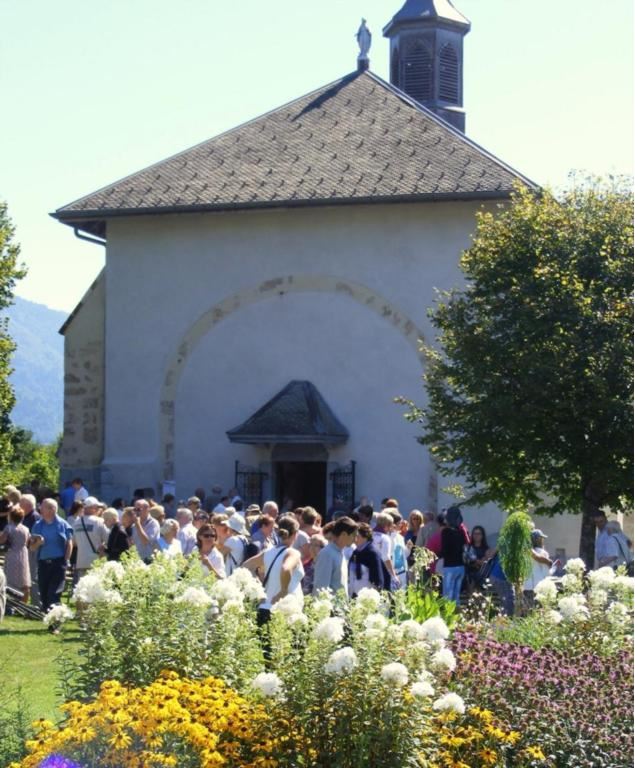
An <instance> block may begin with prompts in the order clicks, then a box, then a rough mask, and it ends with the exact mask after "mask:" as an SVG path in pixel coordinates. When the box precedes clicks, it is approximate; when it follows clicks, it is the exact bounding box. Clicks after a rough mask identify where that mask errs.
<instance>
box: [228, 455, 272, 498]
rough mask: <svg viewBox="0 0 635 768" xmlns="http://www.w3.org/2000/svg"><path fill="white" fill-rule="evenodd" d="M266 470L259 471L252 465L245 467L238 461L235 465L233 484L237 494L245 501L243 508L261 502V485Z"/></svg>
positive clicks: (262, 484) (265, 475)
mask: <svg viewBox="0 0 635 768" xmlns="http://www.w3.org/2000/svg"><path fill="white" fill-rule="evenodd" d="M266 477H267V474H266V472H260V471H259V470H257V469H254V468H253V467H246V466H245V465H244V464H241V463H240V462H239V461H237V462H236V465H235V474H234V485H235V486H236V488H237V489H238V495H239V496H240V498H241V499H242V500H243V502H244V503H245V509H247V507H248V506H249V505H250V504H258V505H259V506H260V507H262V504H263V486H264V482H265V478H266Z"/></svg>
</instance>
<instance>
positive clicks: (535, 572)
mask: <svg viewBox="0 0 635 768" xmlns="http://www.w3.org/2000/svg"><path fill="white" fill-rule="evenodd" d="M546 538H547V537H546V536H545V534H544V533H543V532H542V531H541V530H540V529H538V528H535V529H534V530H533V531H532V532H531V559H532V566H533V567H532V571H531V576H530V577H529V578H528V579H527V581H526V582H525V584H524V585H523V591H524V592H529V593H530V594H529V595H527V597H529V598H530V599H533V594H534V588H535V586H536V584H538V582H539V581H542V580H543V579H546V578H547V577H548V576H549V574H550V572H551V566H552V565H553V561H552V560H551V558H550V557H549V552H547V550H546V549H545V548H544V543H545V539H546Z"/></svg>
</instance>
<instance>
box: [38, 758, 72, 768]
mask: <svg viewBox="0 0 635 768" xmlns="http://www.w3.org/2000/svg"><path fill="white" fill-rule="evenodd" d="M38 768H82V766H81V765H80V764H79V763H75V762H73V761H72V760H69V759H68V758H67V757H63V756H62V755H50V756H49V757H47V758H46V760H43V761H42V762H41V763H40V764H39V766H38Z"/></svg>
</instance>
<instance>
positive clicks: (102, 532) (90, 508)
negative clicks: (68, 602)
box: [73, 496, 109, 584]
mask: <svg viewBox="0 0 635 768" xmlns="http://www.w3.org/2000/svg"><path fill="white" fill-rule="evenodd" d="M100 512H101V505H100V503H99V501H98V500H97V499H96V498H95V497H94V496H88V497H87V498H86V500H85V501H84V507H83V509H82V510H81V511H80V513H79V514H78V515H76V516H75V520H74V521H73V538H74V540H75V547H76V549H77V561H76V563H75V573H74V575H73V582H74V583H75V584H77V582H78V581H79V579H81V578H82V576H85V575H86V572H87V571H88V569H89V568H90V567H91V565H92V564H93V563H94V562H95V560H97V559H98V558H99V557H100V556H101V555H102V554H103V553H104V551H105V547H106V543H107V542H108V536H109V531H108V528H106V524H105V523H104V521H103V520H102V519H101V517H100Z"/></svg>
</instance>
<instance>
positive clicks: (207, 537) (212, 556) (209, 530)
mask: <svg viewBox="0 0 635 768" xmlns="http://www.w3.org/2000/svg"><path fill="white" fill-rule="evenodd" d="M196 546H197V548H198V549H197V551H198V557H199V560H200V562H201V570H202V571H203V574H204V575H205V576H209V574H210V573H213V574H214V576H216V578H217V579H224V578H225V561H224V560H223V556H222V555H221V553H220V552H219V551H218V549H216V531H215V530H214V526H212V525H210V524H209V523H204V524H203V525H202V526H201V527H200V528H199V529H198V531H197V532H196Z"/></svg>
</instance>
